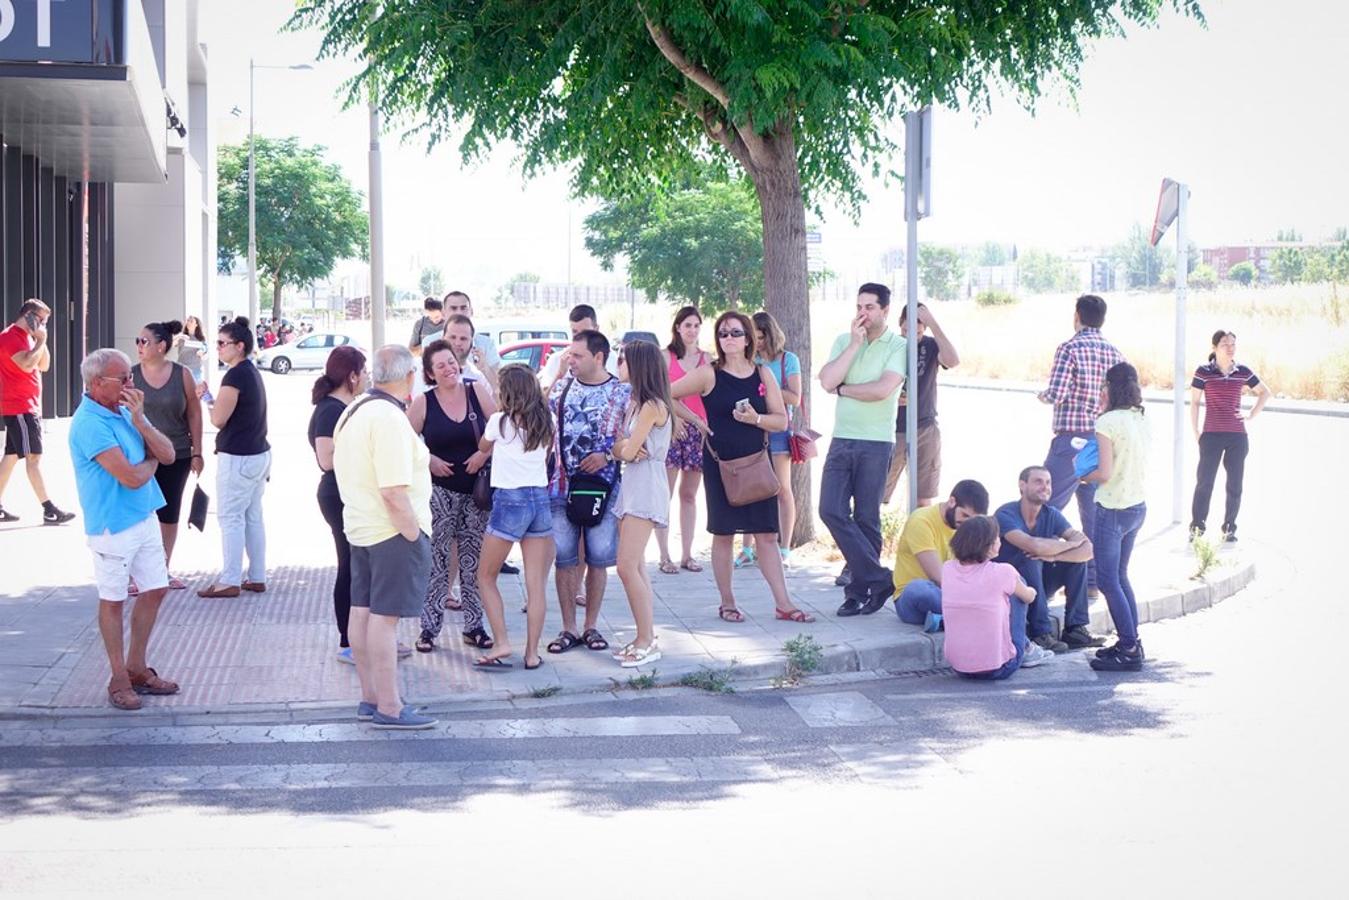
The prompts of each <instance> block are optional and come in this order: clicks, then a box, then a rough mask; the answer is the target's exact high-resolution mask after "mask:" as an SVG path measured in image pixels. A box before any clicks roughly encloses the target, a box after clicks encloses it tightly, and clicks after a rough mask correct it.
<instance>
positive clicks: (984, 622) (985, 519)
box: [941, 516, 1054, 681]
mask: <svg viewBox="0 0 1349 900" xmlns="http://www.w3.org/2000/svg"><path fill="white" fill-rule="evenodd" d="M1001 546H1002V541H1001V540H1000V539H999V537H998V523H997V522H996V521H995V520H994V519H993V518H992V517H991V516H974V517H973V518H970V519H966V520H965V522H963V523H962V524H961V526H960V527H959V528H957V529H956V533H955V535H954V536H953V537H952V538H951V553H952V555H953V556H954V557H955V559H952V560H949V561H947V562H945V563H943V564H942V572H941V602H942V616H943V620H944V622H943V624H944V625H945V628H946V650H945V655H946V661H947V662H948V663H950V664H951V668H953V669H955V670H956V672H957V673H958V674H960V675H963V676H965V677H966V678H983V679H988V680H991V681H996V680H1000V679H1003V678H1007V677H1008V676H1009V675H1011V674H1012V673H1013V672H1015V671H1016V670H1017V669H1019V668H1021V667H1023V666H1024V667H1026V668H1031V667H1032V666H1038V665H1041V664H1043V663H1046V662H1048V661H1049V660H1051V659H1053V658H1054V654H1053V653H1051V652H1050V651H1048V650H1045V649H1043V648H1041V647H1039V646H1038V645H1036V644H1034V643H1032V642H1030V641H1027V640H1026V608H1027V606H1028V605H1029V604H1030V603H1032V602H1034V600H1035V591H1034V590H1033V589H1032V588H1030V587H1028V586H1027V585H1026V583H1025V582H1024V581H1022V580H1021V576H1019V575H1018V574H1017V571H1016V569H1015V568H1013V567H1012V566H1010V565H1008V564H1007V563H999V562H993V557H995V556H997V555H998V550H999V548H1000V547H1001ZM1013 596H1015V598H1016V599H1017V600H1019V601H1021V602H1020V603H1015V602H1013V601H1012V598H1013Z"/></svg>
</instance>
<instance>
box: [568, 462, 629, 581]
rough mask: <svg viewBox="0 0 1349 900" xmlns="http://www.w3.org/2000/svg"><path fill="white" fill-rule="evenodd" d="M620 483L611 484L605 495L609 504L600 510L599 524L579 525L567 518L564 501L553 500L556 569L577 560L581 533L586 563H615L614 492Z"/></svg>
mask: <svg viewBox="0 0 1349 900" xmlns="http://www.w3.org/2000/svg"><path fill="white" fill-rule="evenodd" d="M622 489H623V483H622V482H619V483H618V484H616V485H615V486H614V489H613V492H612V493H610V495H609V506H608V507H607V508H606V509H605V510H604V516H603V517H602V518H601V519H600V524H598V525H596V526H594V527H593V528H582V527H581V526H579V525H575V524H573V523H572V521H571V519H568V518H567V504H566V501H565V500H563V499H562V498H560V497H558V498H554V500H553V541H554V542H555V543H556V544H557V561H556V563H555V565H556V566H557V567H558V568H559V569H569V568H571V567H572V566H577V565H580V564H581V535H582V534H584V535H585V539H586V565H588V566H596V567H598V568H601V569H607V568H609V567H610V566H613V565H616V564H617V563H618V495H619V492H620V491H622Z"/></svg>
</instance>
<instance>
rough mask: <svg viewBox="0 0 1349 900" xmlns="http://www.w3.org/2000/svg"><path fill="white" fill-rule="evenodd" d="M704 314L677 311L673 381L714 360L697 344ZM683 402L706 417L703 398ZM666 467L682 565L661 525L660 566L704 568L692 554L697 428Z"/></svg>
mask: <svg viewBox="0 0 1349 900" xmlns="http://www.w3.org/2000/svg"><path fill="white" fill-rule="evenodd" d="M702 327H703V317H702V315H701V314H700V313H699V312H698V307H696V306H683V307H680V308H679V311H678V312H676V313H675V317H674V325H673V326H671V328H670V343H669V344H668V345H667V346H666V348H665V357H666V363H667V368H668V369H669V379H670V383H671V384H673V383H674V382H676V381H678V380H679V379H681V378H683V377H684V376H685V375H686V374H688V373H689V372H692V371H694V370H696V369H699V368H702V367H703V366H706V365H708V364H709V363H711V361H712V360H711V357H710V356H709V355H708V353H707V351H705V350H703V349H702V348H700V347H699V346H698V333H699V332H700V331H701V330H702ZM682 405H683V406H684V407H685V408H686V409H688V410H689V412H691V413H692V414H693V415H695V416H697V417H698V418H700V419H702V420H703V421H704V422H706V421H707V411H706V410H704V409H703V398H702V397H700V396H698V395H696V394H694V395H692V396H689V397H686V398H685V399H684V400H683V401H682ZM665 470H666V474H667V476H668V477H669V481H670V493H671V494H673V493H674V491H675V485H676V484H678V485H679V542H680V549H681V551H682V553H681V556H680V559H679V565H677V566H676V565H675V563H674V559H673V558H672V557H671V556H670V529H669V526H668V525H662V526H660V527H658V528H657V529H656V546H657V547H659V548H660V570H661V571H662V572H664V573H665V574H666V575H675V574H678V572H679V570H680V569H687V570H688V571H690V572H701V571H702V570H703V567H702V566H701V565H699V564H698V562H697V560H695V559H694V558H693V532H694V529H695V528H696V527H697V525H698V487H699V485H701V484H702V481H703V436H702V432H700V431H698V430H697V429H696V428H685V429H684V433H683V436H682V437H676V438H675V439H673V440H672V441H671V442H670V451H669V453H667V454H666V456H665Z"/></svg>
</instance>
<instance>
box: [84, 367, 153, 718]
mask: <svg viewBox="0 0 1349 900" xmlns="http://www.w3.org/2000/svg"><path fill="white" fill-rule="evenodd" d="M80 375H81V377H82V378H83V379H84V391H85V393H84V399H83V400H81V401H80V405H79V407H78V408H77V409H76V410H75V415H74V416H73V417H72V418H71V420H70V436H69V441H70V459H71V462H72V463H73V465H74V467H75V487H76V490H77V491H78V493H79V498H80V507H81V508H82V509H83V511H84V533H85V535H86V540H87V541H88V544H89V549H90V550H91V551H92V552H93V556H94V581H95V583H96V584H97V587H98V598H99V600H98V630H99V632H100V633H101V634H102V635H103V646H104V648H105V649H106V650H107V652H108V663H109V665H110V667H111V669H112V679H111V680H110V681H109V682H108V699H109V700H110V701H111V702H112V705H113V706H115V707H117V708H118V709H140V708H141V701H140V697H139V696H138V695H139V694H175V693H177V692H178V685H176V684H174V683H173V682H172V681H169V680H168V679H165V678H161V677H160V676H159V673H158V672H156V671H155V670H154V669H152V668H150V667H149V666H148V665H146V663H145V650H146V647H147V646H148V645H149V643H150V632H151V631H152V630H154V627H155V618H156V617H157V616H158V615H159V604H160V601H161V600H163V599H164V593H165V591H167V590H168V586H169V571H168V565H167V563H166V562H165V559H164V542H163V539H162V538H161V537H160V531H159V520H158V518H157V517H156V516H155V510H157V509H159V508H160V507H161V506H163V505H164V494H163V493H162V492H161V491H160V490H159V484H158V483H157V482H156V481H155V477H154V476H155V469H157V468H158V467H159V466H160V465H166V466H167V465H170V464H172V463H173V461H174V459H175V458H176V451H175V450H174V449H173V441H171V440H169V439H168V438H167V437H165V436H164V435H163V434H162V433H161V432H159V431H158V430H157V429H156V428H155V427H154V426H153V425H151V424H150V420H149V419H147V418H146V417H145V395H144V394H142V393H141V392H140V391H138V390H136V389H135V388H134V387H132V386H131V362H130V360H128V359H127V358H126V355H125V354H123V353H122V352H121V351H120V350H95V351H94V352H93V353H90V354H89V355H88V356H87V357H85V358H84V361H83V362H81V363H80ZM133 578H134V579H135V581H136V584H137V585H138V586H139V587H140V595H139V596H138V597H137V598H136V601H135V604H136V605H135V609H134V610H132V613H131V646H130V647H129V648H127V650H126V653H125V655H123V648H122V634H123V632H122V607H123V605H124V604H125V603H126V599H127V585H128V581H129V579H133Z"/></svg>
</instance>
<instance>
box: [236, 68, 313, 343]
mask: <svg viewBox="0 0 1349 900" xmlns="http://www.w3.org/2000/svg"><path fill="white" fill-rule="evenodd" d="M312 68H314V67H313V66H311V65H310V64H309V63H298V64H297V65H293V66H260V65H258V64H257V63H255V62H253V57H251V56H250V57H249V58H248V324H249V325H251V326H252V327H254V328H257V327H258V221H257V219H258V215H257V178H256V175H257V173H256V171H255V166H254V165H253V137H254V132H253V75H254V73H255V72H256V71H257V70H258V69H291V70H292V71H296V72H301V71H308V70H309V69H312Z"/></svg>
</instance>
